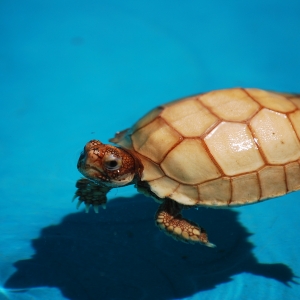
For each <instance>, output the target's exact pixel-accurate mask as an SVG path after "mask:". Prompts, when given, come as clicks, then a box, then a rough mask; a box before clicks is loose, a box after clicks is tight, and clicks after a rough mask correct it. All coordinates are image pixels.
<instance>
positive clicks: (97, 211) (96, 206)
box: [93, 204, 99, 214]
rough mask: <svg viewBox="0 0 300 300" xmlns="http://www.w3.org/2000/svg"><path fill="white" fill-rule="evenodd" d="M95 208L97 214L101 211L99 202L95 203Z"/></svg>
mask: <svg viewBox="0 0 300 300" xmlns="http://www.w3.org/2000/svg"><path fill="white" fill-rule="evenodd" d="M93 208H94V212H95V213H96V214H97V213H99V205H98V204H95V205H93Z"/></svg>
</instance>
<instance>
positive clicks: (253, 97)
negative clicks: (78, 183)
mask: <svg viewBox="0 0 300 300" xmlns="http://www.w3.org/2000/svg"><path fill="white" fill-rule="evenodd" d="M299 137H300V95H293V94H283V93H274V92H268V91H263V90H259V89H242V88H235V89H227V90H218V91H212V92H208V93H204V94H200V95H196V96H192V97H188V98H184V99H181V100H178V101H174V102H171V103H168V104H165V105H163V106H160V107H158V108H156V109H154V110H152V111H150V112H149V113H148V114H147V115H145V116H144V117H143V118H142V119H140V120H139V121H138V122H137V123H136V124H135V125H134V126H133V127H132V128H131V129H128V130H126V131H123V132H121V133H119V134H117V135H116V137H115V138H113V139H112V140H111V141H112V142H114V143H116V144H118V145H119V146H121V147H123V148H126V149H128V150H129V151H131V153H132V154H134V155H135V156H136V157H137V158H138V159H139V160H140V161H141V163H142V165H143V167H144V170H143V173H142V176H141V180H142V181H146V182H148V184H149V186H150V189H151V191H152V192H153V193H155V194H156V195H157V196H158V197H159V198H165V197H168V198H171V199H173V200H175V201H177V202H179V203H182V204H185V205H205V206H228V205H243V204H249V203H254V202H257V201H259V200H263V199H267V198H270V197H276V196H280V195H284V194H286V193H287V192H291V191H294V190H298V189H300V167H299V159H300V142H299Z"/></svg>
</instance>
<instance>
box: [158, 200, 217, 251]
mask: <svg viewBox="0 0 300 300" xmlns="http://www.w3.org/2000/svg"><path fill="white" fill-rule="evenodd" d="M182 208H183V205H181V204H179V203H177V202H175V201H173V200H171V199H166V200H165V201H164V202H163V203H162V204H161V205H160V207H159V209H158V211H157V213H156V215H155V219H156V225H157V226H158V227H159V228H160V229H162V230H163V231H164V232H165V233H166V234H168V235H171V236H172V237H173V238H174V239H175V240H179V241H183V242H186V243H201V244H203V245H205V246H208V247H215V245H214V244H212V243H210V242H209V241H208V238H207V234H206V231H205V229H204V228H202V227H200V226H198V224H196V223H194V222H192V221H189V220H187V219H184V218H183V217H182V215H181V210H182Z"/></svg>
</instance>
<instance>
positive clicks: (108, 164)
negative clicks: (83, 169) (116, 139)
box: [103, 153, 122, 171]
mask: <svg viewBox="0 0 300 300" xmlns="http://www.w3.org/2000/svg"><path fill="white" fill-rule="evenodd" d="M103 163H104V166H105V168H106V169H107V170H109V171H115V170H118V169H120V167H121V165H122V158H120V157H117V156H116V155H114V154H112V153H109V154H106V155H105V156H104V158H103Z"/></svg>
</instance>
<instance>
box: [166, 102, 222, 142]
mask: <svg viewBox="0 0 300 300" xmlns="http://www.w3.org/2000/svg"><path fill="white" fill-rule="evenodd" d="M161 117H162V118H164V119H165V120H166V121H167V122H168V123H169V124H170V125H171V126H172V127H174V128H175V129H176V130H177V131H178V132H179V133H180V134H182V135H183V136H184V137H198V136H201V135H202V134H204V133H205V132H206V131H208V130H209V129H210V128H211V127H212V126H213V125H214V124H215V123H217V121H218V118H217V117H216V116H215V115H213V114H211V113H210V112H209V110H208V109H207V108H205V107H204V106H203V105H202V104H201V103H200V102H199V101H198V100H197V97H191V98H188V99H187V100H184V101H179V102H177V103H174V104H173V105H169V106H167V107H166V108H165V109H164V111H163V112H162V113H161Z"/></svg>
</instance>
